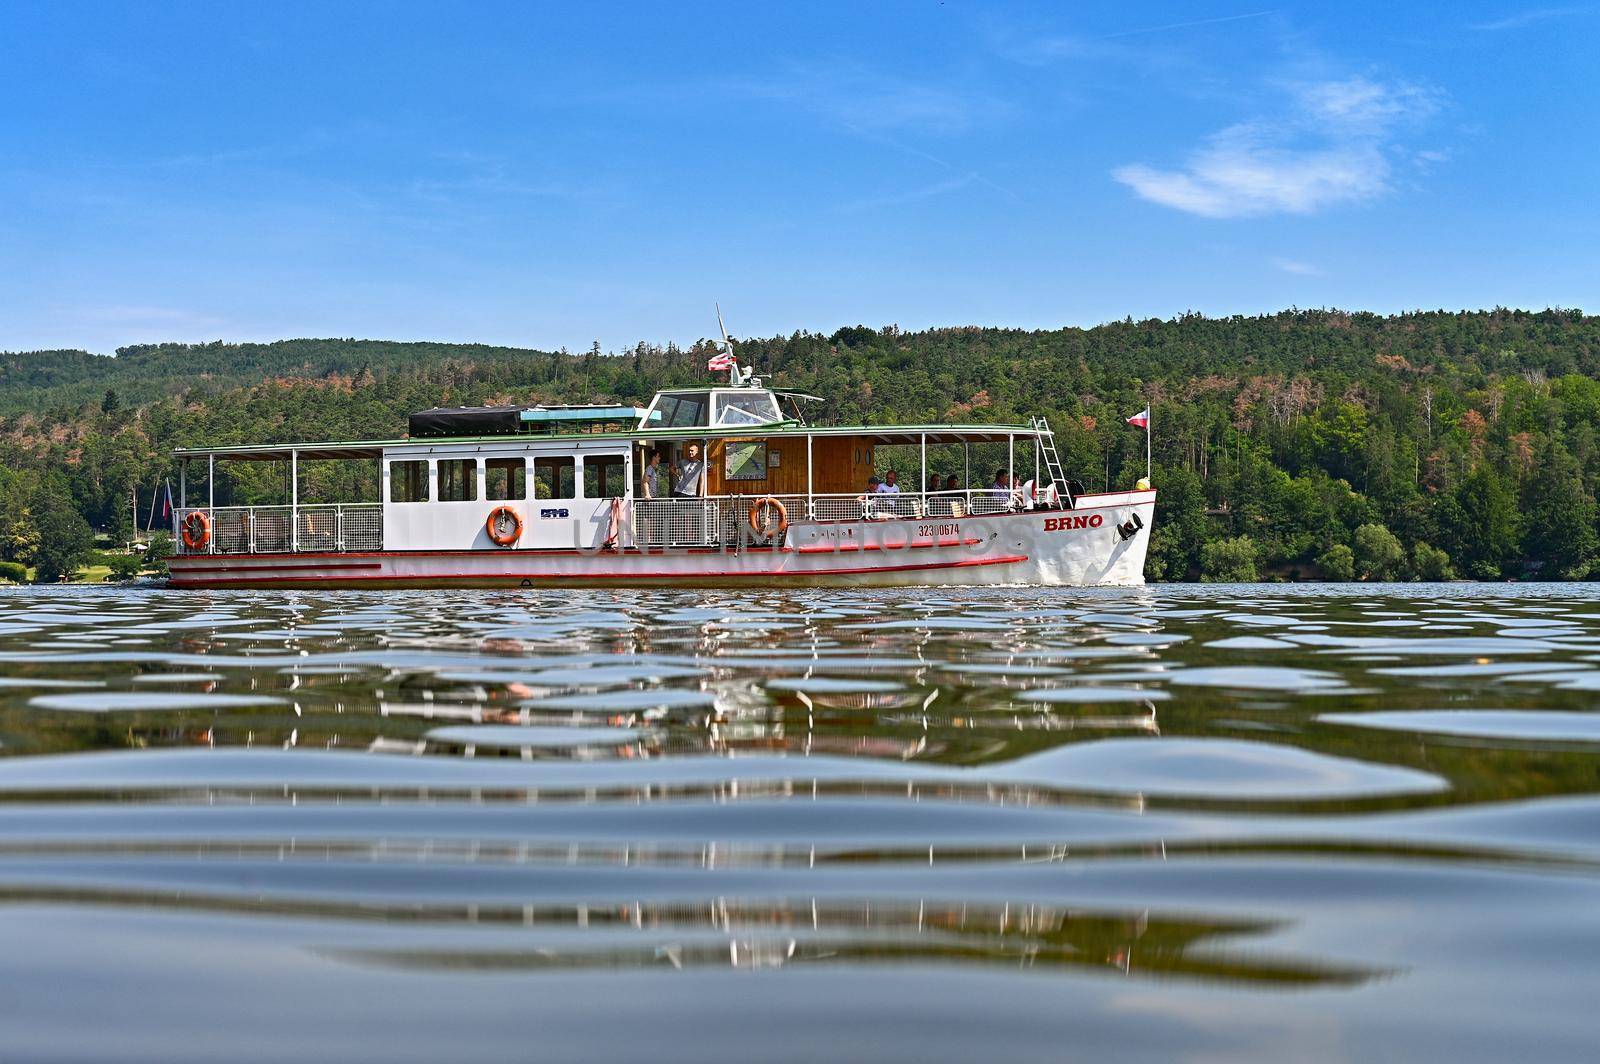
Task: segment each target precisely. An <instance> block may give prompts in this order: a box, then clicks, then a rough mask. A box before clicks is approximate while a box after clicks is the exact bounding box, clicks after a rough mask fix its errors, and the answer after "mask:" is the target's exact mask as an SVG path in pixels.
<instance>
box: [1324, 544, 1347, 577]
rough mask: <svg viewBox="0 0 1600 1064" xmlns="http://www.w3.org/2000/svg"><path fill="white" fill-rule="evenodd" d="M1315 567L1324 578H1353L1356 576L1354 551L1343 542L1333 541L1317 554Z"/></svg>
mask: <svg viewBox="0 0 1600 1064" xmlns="http://www.w3.org/2000/svg"><path fill="white" fill-rule="evenodd" d="M1317 568H1318V569H1320V570H1321V571H1322V576H1323V578H1324V579H1326V580H1339V581H1345V580H1354V579H1355V578H1356V556H1355V552H1354V551H1352V550H1351V549H1350V548H1349V547H1347V546H1345V545H1344V544H1343V543H1335V544H1334V545H1333V546H1331V547H1329V548H1328V549H1327V550H1325V551H1323V552H1322V553H1321V554H1320V555H1318V556H1317Z"/></svg>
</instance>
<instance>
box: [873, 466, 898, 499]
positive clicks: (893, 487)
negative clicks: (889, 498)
mask: <svg viewBox="0 0 1600 1064" xmlns="http://www.w3.org/2000/svg"><path fill="white" fill-rule="evenodd" d="M899 481H900V474H898V473H896V472H895V471H894V470H892V469H891V470H889V471H888V472H887V473H885V474H884V475H883V483H882V484H879V485H878V494H879V495H898V494H900V483H899Z"/></svg>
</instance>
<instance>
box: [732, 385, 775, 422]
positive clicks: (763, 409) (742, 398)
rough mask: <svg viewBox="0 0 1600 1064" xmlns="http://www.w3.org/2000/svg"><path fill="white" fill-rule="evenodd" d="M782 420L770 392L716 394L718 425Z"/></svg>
mask: <svg viewBox="0 0 1600 1064" xmlns="http://www.w3.org/2000/svg"><path fill="white" fill-rule="evenodd" d="M782 420H783V415H782V414H780V413H779V412H778V401H777V400H776V399H774V398H773V397H772V393H771V392H746V393H743V394H735V395H719V396H717V420H716V423H717V424H718V425H769V424H771V423H772V422H774V421H782Z"/></svg>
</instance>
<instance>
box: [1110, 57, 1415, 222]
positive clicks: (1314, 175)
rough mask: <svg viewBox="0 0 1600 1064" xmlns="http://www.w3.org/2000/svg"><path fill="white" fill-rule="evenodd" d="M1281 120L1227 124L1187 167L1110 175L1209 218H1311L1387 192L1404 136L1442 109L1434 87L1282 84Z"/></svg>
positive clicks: (1126, 169) (1133, 167)
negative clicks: (1282, 109) (1394, 157)
mask: <svg viewBox="0 0 1600 1064" xmlns="http://www.w3.org/2000/svg"><path fill="white" fill-rule="evenodd" d="M1280 91H1281V92H1282V93H1283V94H1284V96H1285V97H1286V101H1287V105H1286V108H1285V111H1284V113H1283V114H1282V116H1281V117H1279V118H1277V119H1273V120H1265V119H1264V120H1258V121H1254V122H1246V123H1241V124H1239V125H1234V126H1230V127H1228V128H1227V129H1224V130H1222V131H1220V132H1218V133H1215V134H1213V135H1211V136H1210V137H1208V138H1207V139H1206V142H1205V143H1204V145H1203V146H1202V147H1200V148H1199V149H1197V150H1195V151H1194V152H1191V153H1190V155H1189V157H1188V159H1187V160H1186V161H1185V162H1184V163H1183V165H1181V166H1178V167H1175V168H1158V167H1154V166H1150V165H1147V164H1143V163H1134V164H1129V165H1126V166H1120V167H1117V168H1116V169H1115V170H1113V171H1112V172H1111V176H1112V177H1113V178H1115V179H1116V180H1117V181H1120V182H1121V183H1122V184H1124V185H1127V186H1128V187H1129V188H1131V189H1133V191H1134V192H1135V193H1136V194H1137V195H1138V196H1139V197H1141V198H1142V199H1146V200H1149V201H1150V202H1152V203H1159V204H1161V205H1162V206H1165V207H1171V208H1173V209H1174V210H1180V211H1185V212H1187V213H1189V214H1197V215H1200V216H1201V217H1204V218H1241V217H1249V216H1255V215H1264V214H1310V213H1312V212H1314V211H1318V210H1322V209H1324V208H1327V207H1334V206H1340V205H1345V204H1352V203H1361V202H1364V201H1367V200H1371V199H1374V198H1376V197H1378V196H1381V195H1383V194H1384V193H1385V192H1387V191H1389V188H1390V177H1391V174H1392V172H1393V163H1392V161H1391V156H1393V155H1394V154H1395V153H1396V151H1397V150H1398V148H1399V145H1398V144H1397V139H1398V136H1399V134H1400V133H1401V132H1402V131H1403V130H1405V129H1406V128H1408V127H1411V126H1415V125H1417V124H1419V123H1421V122H1422V121H1424V120H1426V119H1427V118H1428V117H1430V116H1431V115H1433V114H1434V113H1435V112H1436V111H1437V110H1438V109H1439V97H1438V94H1437V93H1434V92H1432V91H1430V90H1427V89H1424V88H1421V87H1418V86H1415V85H1408V84H1404V83H1393V84H1385V83H1382V82H1375V81H1371V80H1369V79H1366V78H1360V77H1357V78H1349V79H1345V80H1340V81H1321V82H1301V83H1295V84H1290V85H1284V86H1280Z"/></svg>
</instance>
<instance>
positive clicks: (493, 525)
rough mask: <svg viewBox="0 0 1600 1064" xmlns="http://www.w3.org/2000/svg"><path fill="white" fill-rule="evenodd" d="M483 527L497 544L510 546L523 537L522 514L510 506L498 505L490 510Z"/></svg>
mask: <svg viewBox="0 0 1600 1064" xmlns="http://www.w3.org/2000/svg"><path fill="white" fill-rule="evenodd" d="M483 529H484V531H485V532H487V533H489V538H490V539H492V540H493V541H494V542H495V545H496V546H499V547H509V546H511V544H513V543H515V542H516V541H517V540H519V539H521V538H522V515H521V514H519V513H517V511H515V510H513V509H512V508H511V507H509V506H496V507H495V508H494V509H493V510H490V511H489V519H488V520H487V521H485V522H484V523H483Z"/></svg>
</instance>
